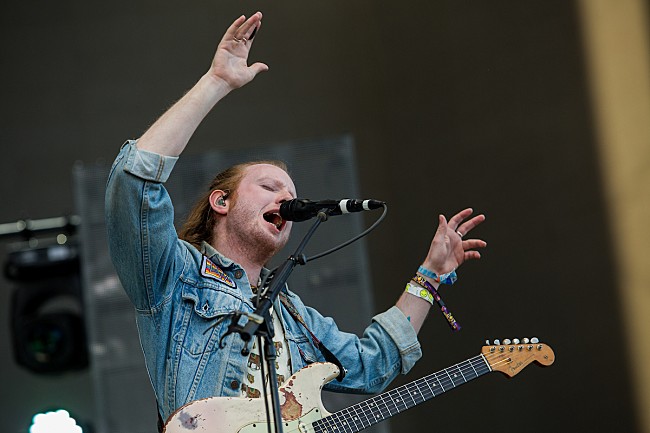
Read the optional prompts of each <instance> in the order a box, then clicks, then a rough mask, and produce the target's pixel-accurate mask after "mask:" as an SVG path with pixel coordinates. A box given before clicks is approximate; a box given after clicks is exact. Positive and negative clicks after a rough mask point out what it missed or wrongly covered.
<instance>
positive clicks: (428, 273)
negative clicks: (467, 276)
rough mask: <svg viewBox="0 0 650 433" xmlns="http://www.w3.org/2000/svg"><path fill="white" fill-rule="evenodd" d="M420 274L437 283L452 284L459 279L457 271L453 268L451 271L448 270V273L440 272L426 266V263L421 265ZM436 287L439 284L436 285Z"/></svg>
mask: <svg viewBox="0 0 650 433" xmlns="http://www.w3.org/2000/svg"><path fill="white" fill-rule="evenodd" d="M417 273H418V275H421V276H423V277H424V278H426V279H427V281H429V282H430V283H432V284H433V283H434V282H435V283H437V284H447V285H452V284H454V283H455V282H456V280H457V279H458V276H457V275H456V271H455V270H453V271H451V272H447V273H446V274H438V273H437V272H434V271H432V270H430V269H427V268H426V267H424V265H421V266H420V267H419V268H418V272H417ZM435 287H436V288H437V287H438V286H435Z"/></svg>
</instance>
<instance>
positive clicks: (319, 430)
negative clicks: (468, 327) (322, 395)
mask: <svg viewBox="0 0 650 433" xmlns="http://www.w3.org/2000/svg"><path fill="white" fill-rule="evenodd" d="M490 371H492V370H491V369H490V366H489V365H488V363H487V361H486V360H485V358H484V357H483V355H478V356H475V357H474V358H471V359H468V360H466V361H463V362H460V363H458V364H456V365H453V366H451V367H448V368H445V369H444V370H441V371H439V372H437V373H432V374H430V375H428V376H425V377H423V378H421V379H418V380H415V381H413V382H409V383H407V384H406V385H402V386H400V387H398V388H395V389H392V390H390V391H387V392H384V393H382V394H379V395H377V396H375V397H372V398H370V399H368V400H364V401H362V402H361V403H357V404H355V405H352V406H350V407H348V408H345V409H343V410H340V411H338V412H335V413H333V414H331V415H329V416H326V417H325V418H322V419H320V420H318V421H316V422H314V423H313V424H312V425H313V427H314V432H315V433H354V432H358V431H360V430H363V429H365V428H367V427H370V426H371V425H373V424H377V423H378V422H380V421H383V420H385V419H387V418H390V417H391V416H393V415H397V414H398V413H401V412H404V411H405V410H406V409H410V408H412V407H413V406H416V405H418V404H420V403H424V402H425V401H427V400H430V399H432V398H433V397H436V396H438V395H440V394H443V393H445V392H447V391H449V390H451V389H453V388H456V387H457V386H459V385H462V384H464V383H467V382H469V381H470V380H472V379H476V378H477V377H479V376H482V375H484V374H486V373H489V372H490Z"/></svg>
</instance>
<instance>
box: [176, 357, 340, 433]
mask: <svg viewBox="0 0 650 433" xmlns="http://www.w3.org/2000/svg"><path fill="white" fill-rule="evenodd" d="M338 374H339V370H338V368H337V367H336V366H335V365H333V364H329V363H314V364H310V365H308V366H307V367H305V368H303V369H301V370H300V371H298V372H297V373H296V374H294V375H293V376H291V377H290V378H289V380H287V381H286V382H285V383H284V385H282V386H281V387H280V389H279V393H280V412H281V414H282V420H283V422H284V425H285V426H289V427H285V428H284V429H283V430H285V431H294V432H295V431H298V432H302V433H307V432H313V428H312V427H311V423H313V422H314V421H317V420H319V419H321V418H323V417H325V416H328V415H330V413H329V412H327V410H325V408H324V407H323V403H322V401H321V389H322V388H323V385H324V384H326V383H327V382H329V381H331V380H332V379H334V378H335V377H336V376H337V375H338ZM266 431H267V421H266V409H265V408H264V399H262V398H240V397H211V398H206V399H203V400H197V401H193V402H191V403H188V404H186V405H185V406H183V407H181V408H180V409H178V410H177V411H176V412H174V414H173V415H172V416H171V417H170V418H169V420H168V421H167V424H166V425H165V430H164V433H199V432H209V433H261V432H266Z"/></svg>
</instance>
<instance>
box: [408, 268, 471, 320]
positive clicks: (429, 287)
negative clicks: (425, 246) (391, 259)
mask: <svg viewBox="0 0 650 433" xmlns="http://www.w3.org/2000/svg"><path fill="white" fill-rule="evenodd" d="M411 281H413V282H414V283H415V284H417V285H418V286H421V287H423V288H425V289H427V290H428V291H429V293H431V296H433V299H434V301H436V304H438V307H439V308H440V311H441V312H442V315H443V316H445V319H447V323H449V326H450V327H451V330H452V331H454V332H457V331H460V324H459V323H458V322H456V319H454V316H453V315H452V314H451V312H450V311H449V309H448V308H447V306H446V305H445V303H444V302H443V301H442V298H441V297H440V294H438V291H437V290H436V289H435V287H433V286H432V285H431V283H429V282H428V281H427V280H425V279H424V278H422V277H421V276H419V275H415V276H414V277H413V279H412V280H411Z"/></svg>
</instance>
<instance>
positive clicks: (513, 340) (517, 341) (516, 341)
mask: <svg viewBox="0 0 650 433" xmlns="http://www.w3.org/2000/svg"><path fill="white" fill-rule="evenodd" d="M519 343H520V341H519V339H518V338H513V339H512V344H519Z"/></svg>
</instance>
